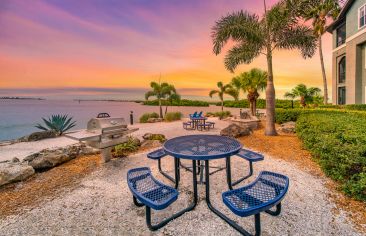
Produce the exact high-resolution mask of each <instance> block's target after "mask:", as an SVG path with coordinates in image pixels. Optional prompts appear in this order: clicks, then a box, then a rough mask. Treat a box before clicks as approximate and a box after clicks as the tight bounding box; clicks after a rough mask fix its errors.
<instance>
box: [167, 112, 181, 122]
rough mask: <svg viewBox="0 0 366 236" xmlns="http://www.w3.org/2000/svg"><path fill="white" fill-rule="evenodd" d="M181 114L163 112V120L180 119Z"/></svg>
mask: <svg viewBox="0 0 366 236" xmlns="http://www.w3.org/2000/svg"><path fill="white" fill-rule="evenodd" d="M182 117H183V114H182V113H181V112H168V113H166V114H165V117H164V120H165V121H169V122H170V121H175V120H180V119H182Z"/></svg>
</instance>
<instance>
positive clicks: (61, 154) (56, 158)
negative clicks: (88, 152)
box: [24, 145, 81, 170]
mask: <svg viewBox="0 0 366 236" xmlns="http://www.w3.org/2000/svg"><path fill="white" fill-rule="evenodd" d="M80 150H81V147H80V145H72V146H67V147H65V148H59V149H54V150H49V149H45V150H42V151H41V152H39V153H35V154H32V155H30V156H27V157H26V158H24V161H27V162H28V164H29V165H30V166H32V167H33V168H34V169H36V170H38V169H48V168H52V167H55V166H57V165H59V164H61V163H64V162H67V161H70V160H72V159H74V158H76V157H77V156H78V155H79V153H80Z"/></svg>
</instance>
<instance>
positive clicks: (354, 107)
mask: <svg viewBox="0 0 366 236" xmlns="http://www.w3.org/2000/svg"><path fill="white" fill-rule="evenodd" d="M345 108H346V110H356V111H366V104H350V105H346V106H345Z"/></svg>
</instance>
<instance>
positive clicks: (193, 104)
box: [143, 99, 210, 107]
mask: <svg viewBox="0 0 366 236" xmlns="http://www.w3.org/2000/svg"><path fill="white" fill-rule="evenodd" d="M143 104H144V105H148V106H158V105H159V102H158V100H151V101H144V103H143ZM161 104H162V105H163V106H166V105H168V106H170V105H172V106H187V107H208V106H209V105H210V104H209V103H208V102H205V101H198V100H188V99H181V100H179V101H178V100H174V101H173V103H172V104H170V103H169V102H167V101H165V100H162V101H161Z"/></svg>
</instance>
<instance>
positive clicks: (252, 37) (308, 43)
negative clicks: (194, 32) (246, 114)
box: [212, 0, 316, 135]
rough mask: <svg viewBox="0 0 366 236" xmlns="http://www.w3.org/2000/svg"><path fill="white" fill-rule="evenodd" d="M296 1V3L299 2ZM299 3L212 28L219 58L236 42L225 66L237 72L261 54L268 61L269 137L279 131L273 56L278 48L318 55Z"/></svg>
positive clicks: (236, 16)
mask: <svg viewBox="0 0 366 236" xmlns="http://www.w3.org/2000/svg"><path fill="white" fill-rule="evenodd" d="M295 2H296V1H295ZM298 7H299V6H298V3H296V4H288V3H287V1H285V0H281V1H280V2H279V3H277V4H275V5H274V6H273V7H272V8H271V9H270V10H268V11H267V8H266V3H265V1H264V16H263V18H262V19H260V18H259V16H258V15H256V14H251V13H248V12H246V11H239V12H234V13H231V14H229V15H227V16H225V17H222V18H221V19H220V20H219V21H217V22H216V24H215V26H214V27H213V29H212V40H213V51H214V53H215V54H216V55H217V54H219V53H220V52H221V50H222V48H223V47H224V46H225V45H226V43H227V42H228V40H229V39H232V40H233V41H234V42H235V43H236V45H235V46H234V47H233V48H232V49H230V50H229V51H228V54H227V55H226V56H225V67H226V68H227V69H228V70H229V71H231V72H233V71H234V70H235V69H236V67H237V66H238V65H239V64H242V63H246V64H249V63H251V62H252V61H253V60H254V59H255V58H256V57H258V56H259V55H261V54H262V55H265V56H266V58H267V71H268V77H267V88H266V114H267V119H266V129H265V134H266V135H277V132H276V129H275V97H276V96H275V88H274V84H273V67H272V53H273V51H274V50H276V49H295V48H296V49H299V50H301V53H302V56H303V57H304V58H307V57H311V56H313V55H314V53H315V48H316V46H315V43H316V40H315V37H314V35H313V33H312V31H311V29H310V28H309V27H307V26H305V25H300V24H299V19H298V16H297V12H298V10H297V8H298Z"/></svg>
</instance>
